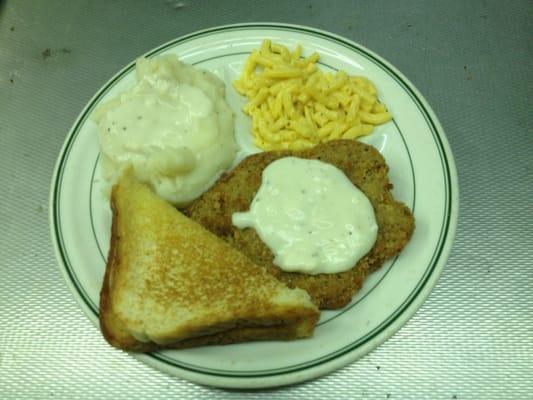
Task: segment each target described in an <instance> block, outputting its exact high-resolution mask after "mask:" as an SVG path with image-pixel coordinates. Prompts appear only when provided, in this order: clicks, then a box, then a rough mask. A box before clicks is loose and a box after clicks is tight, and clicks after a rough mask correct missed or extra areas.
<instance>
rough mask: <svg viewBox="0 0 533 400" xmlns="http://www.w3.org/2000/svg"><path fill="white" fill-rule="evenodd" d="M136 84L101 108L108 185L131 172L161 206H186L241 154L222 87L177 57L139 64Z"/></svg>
mask: <svg viewBox="0 0 533 400" xmlns="http://www.w3.org/2000/svg"><path fill="white" fill-rule="evenodd" d="M135 76H136V83H135V85H134V86H133V87H132V88H131V89H129V90H127V91H126V92H124V93H121V94H120V95H119V96H117V97H115V98H114V99H112V100H110V101H108V102H106V103H103V104H102V105H101V106H99V107H98V108H97V109H96V110H95V112H94V113H93V115H92V119H93V120H94V121H95V122H96V123H97V124H98V139H99V143H100V150H101V154H102V167H103V172H104V179H105V180H106V181H108V182H109V186H111V185H112V184H113V183H114V182H115V181H116V179H117V178H118V177H119V176H120V174H121V173H122V171H123V170H124V169H125V168H126V167H127V166H129V165H131V166H132V167H133V171H134V174H135V176H137V177H138V178H139V179H140V180H141V181H142V182H145V183H147V184H149V185H150V187H152V188H153V189H154V190H155V192H156V193H157V194H158V195H159V196H161V197H162V198H164V199H166V200H168V201H169V202H171V203H173V204H175V205H178V206H180V205H184V204H186V203H187V202H190V201H191V200H193V199H194V198H196V197H198V196H199V195H200V194H201V193H202V192H203V191H205V190H206V189H207V188H208V187H209V186H210V185H211V184H213V183H214V181H215V180H216V178H217V177H218V176H219V175H220V174H221V173H222V172H223V171H225V170H226V169H227V168H228V167H229V166H230V165H231V163H232V162H233V160H234V158H235V155H236V151H237V146H236V143H235V138H234V135H233V114H232V112H231V110H230V108H229V106H228V104H227V102H226V100H225V97H224V96H225V86H224V83H223V82H222V81H221V80H220V79H218V78H217V77H216V76H215V75H213V74H212V73H210V72H208V71H201V70H197V69H195V68H193V67H192V66H191V65H186V64H183V63H181V62H180V61H179V59H178V58H177V57H176V56H175V55H165V56H159V57H155V58H153V59H146V58H140V59H138V60H137V62H136V69H135Z"/></svg>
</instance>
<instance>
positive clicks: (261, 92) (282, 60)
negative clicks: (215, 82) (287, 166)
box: [233, 39, 392, 150]
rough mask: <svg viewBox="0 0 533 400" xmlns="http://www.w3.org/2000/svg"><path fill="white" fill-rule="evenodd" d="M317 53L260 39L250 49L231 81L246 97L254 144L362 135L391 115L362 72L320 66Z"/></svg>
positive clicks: (287, 145) (276, 145)
mask: <svg viewBox="0 0 533 400" xmlns="http://www.w3.org/2000/svg"><path fill="white" fill-rule="evenodd" d="M319 59H320V55H319V54H318V53H313V54H311V55H310V56H308V57H306V58H304V57H302V47H301V46H300V45H298V46H297V47H296V49H295V50H294V51H292V52H291V51H289V49H288V48H287V47H285V46H283V45H281V44H277V43H273V42H272V41H270V40H268V39H266V40H264V41H263V43H262V44H261V47H260V48H259V49H256V50H253V51H252V53H251V54H250V56H249V57H248V59H247V60H246V63H245V65H244V68H243V70H242V72H241V75H240V77H239V79H238V80H236V81H235V82H234V83H233V85H234V87H235V89H236V90H237V92H239V93H240V94H242V95H244V96H246V97H247V100H248V102H247V103H246V105H245V106H244V109H243V111H244V112H245V113H246V114H248V115H250V116H251V117H252V133H253V135H254V144H255V145H256V146H258V147H259V148H261V149H263V150H284V149H285V150H286V149H290V150H299V149H300V150H301V149H305V148H310V147H313V146H315V145H316V144H318V143H322V142H325V141H329V140H335V139H355V138H357V137H360V136H364V135H368V134H369V133H370V132H372V130H373V128H374V126H375V125H379V124H383V123H385V122H387V121H390V120H391V118H392V116H391V114H390V113H389V112H388V111H387V108H386V107H385V105H384V104H383V103H381V102H379V100H378V98H377V89H376V87H375V86H374V84H373V83H372V82H371V81H370V80H369V79H367V78H365V77H363V76H349V75H348V74H347V73H346V72H344V71H337V72H336V73H335V74H333V73H331V72H324V71H322V70H320V69H319V68H318V66H317V63H318V61H319Z"/></svg>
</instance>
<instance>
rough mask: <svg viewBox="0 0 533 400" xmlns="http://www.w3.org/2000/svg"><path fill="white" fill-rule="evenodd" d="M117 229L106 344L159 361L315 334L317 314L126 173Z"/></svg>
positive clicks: (116, 205) (299, 295)
mask: <svg viewBox="0 0 533 400" xmlns="http://www.w3.org/2000/svg"><path fill="white" fill-rule="evenodd" d="M111 208H112V211H113V222H112V232H111V243H110V250H109V256H108V260H107V265H106V272H105V277H104V282H103V286H102V290H101V294H100V325H101V328H102V332H103V334H104V336H105V338H106V339H107V341H108V342H109V343H110V344H112V345H113V346H115V347H118V348H121V349H124V350H128V351H140V352H146V351H154V350H158V349H163V348H183V347H191V346H199V345H206V344H228V343H236V342H242V341H250V340H269V339H270V340H272V339H279V340H288V339H295V338H300V337H308V336H311V335H312V334H313V330H314V327H315V324H316V322H317V320H318V317H319V311H318V309H317V307H316V306H315V305H314V304H313V302H312V301H311V298H310V296H309V295H308V294H307V292H305V291H304V290H302V289H290V288H288V287H287V286H286V285H285V284H283V283H281V282H280V281H278V280H277V279H276V278H275V277H273V276H272V275H270V274H269V273H268V272H267V271H266V269H265V268H264V267H260V266H258V265H257V264H254V263H253V262H252V261H251V260H250V259H249V258H247V257H246V256H245V255H243V254H242V253H240V252H239V251H237V250H235V249H234V248H232V247H231V246H230V245H228V244H227V243H225V242H224V241H223V240H221V239H219V238H218V237H217V236H215V235H214V234H212V233H210V232H209V231H207V230H206V229H205V228H203V227H202V226H201V225H199V224H198V223H196V222H194V221H192V220H191V219H189V218H187V217H185V216H184V215H183V214H181V213H180V212H179V211H178V210H176V209H175V208H174V207H173V206H171V205H170V204H169V203H167V202H165V201H164V200H162V199H160V198H159V197H157V196H156V195H155V194H154V193H153V192H152V191H151V190H150V189H149V188H148V187H147V186H146V185H144V184H142V183H140V182H139V181H137V180H136V179H135V178H134V177H133V176H132V174H131V173H128V172H126V173H125V174H124V175H123V176H122V177H121V178H120V179H119V181H118V182H117V183H116V184H115V186H114V187H113V190H112V195H111Z"/></svg>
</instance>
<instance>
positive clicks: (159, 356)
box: [53, 23, 452, 378]
mask: <svg viewBox="0 0 533 400" xmlns="http://www.w3.org/2000/svg"><path fill="white" fill-rule="evenodd" d="M261 28H265V29H272V30H281V31H289V32H303V33H306V34H309V35H312V36H317V37H322V38H326V39H327V40H330V41H333V42H335V43H337V44H340V45H342V46H343V47H345V48H347V49H349V50H351V51H355V52H356V53H358V54H360V55H362V56H364V57H365V58H367V59H368V60H370V61H372V62H374V63H376V64H377V65H379V66H380V67H381V68H382V69H384V70H385V71H386V72H387V73H388V74H389V75H390V76H391V77H392V78H393V79H394V80H395V81H396V82H397V83H398V84H400V86H401V87H402V88H403V89H404V90H405V91H406V92H407V93H408V94H409V96H410V97H411V99H412V100H413V101H414V102H415V104H416V105H417V107H418V108H419V110H420V111H421V113H422V115H423V116H424V119H425V120H426V123H427V124H428V126H429V127H430V130H431V133H432V136H433V139H434V141H435V144H436V147H437V149H438V151H439V156H440V159H441V163H442V165H443V173H444V182H445V214H444V218H443V223H442V225H441V231H440V234H439V240H438V244H437V246H436V249H435V251H434V253H433V256H432V258H431V260H430V262H429V265H428V268H427V269H426V272H425V273H424V275H423V277H422V278H421V280H420V281H419V283H418V284H417V286H416V287H415V289H414V290H413V291H412V292H411V294H410V295H409V296H408V297H407V298H406V300H405V301H404V302H403V303H402V304H401V305H400V306H399V307H398V308H397V309H396V311H395V312H394V313H392V314H391V315H390V316H389V318H387V319H386V320H385V321H383V322H382V323H381V324H380V325H379V326H378V327H376V328H375V329H374V330H373V331H371V332H370V333H368V334H367V335H365V336H364V337H362V338H360V339H358V340H357V341H355V342H352V343H351V344H349V345H347V346H344V347H343V348H341V349H339V350H337V351H335V352H333V353H330V354H328V355H326V356H322V357H320V358H317V359H314V360H311V361H308V362H304V363H300V364H296V365H292V366H289V367H283V368H277V369H268V370H262V371H259V370H258V371H225V370H218V369H209V368H202V367H198V366H195V365H192V364H189V363H183V362H178V361H176V360H174V359H171V358H170V357H168V356H166V355H165V354H163V353H150V354H148V356H149V357H151V358H153V359H155V360H158V361H159V362H162V363H165V364H168V365H170V366H173V367H178V368H181V369H184V370H188V371H192V372H195V373H200V374H207V375H213V376H222V377H234V378H235V377H243V378H245V377H267V376H274V375H280V374H285V373H289V372H290V373H293V372H297V371H302V370H305V369H308V368H311V367H316V366H318V365H320V364H323V363H326V362H328V361H331V360H333V359H335V358H338V357H341V356H343V355H345V354H347V353H349V352H351V351H353V350H354V349H355V348H357V347H359V346H361V345H362V344H364V343H366V342H368V341H370V340H372V339H373V338H375V337H376V336H377V335H378V334H379V333H381V332H382V331H383V330H384V329H386V328H387V327H388V326H390V324H391V323H392V322H394V321H395V320H396V319H397V318H398V317H399V316H400V315H401V314H402V313H403V312H404V311H405V310H406V309H407V307H409V305H410V304H411V303H412V302H413V301H414V299H416V297H417V296H418V294H419V293H420V291H421V290H422V289H423V288H424V287H425V285H426V284H427V282H428V280H429V277H430V276H431V275H432V273H433V271H434V270H435V267H436V264H437V261H438V260H439V259H440V255H441V253H442V251H443V248H444V245H445V243H446V235H447V233H448V229H449V226H450V219H451V206H452V204H451V197H452V193H451V187H450V182H451V173H450V166H449V161H448V159H447V157H446V154H445V152H444V145H443V142H442V138H441V137H440V134H439V131H438V129H437V127H436V124H435V122H434V121H433V120H432V119H431V117H430V114H429V112H428V110H427V109H426V107H425V106H424V104H423V102H422V101H420V99H419V98H418V96H417V94H416V93H415V92H414V90H413V89H412V88H411V87H410V86H409V85H408V84H407V83H406V82H405V81H404V80H403V78H402V77H401V76H399V75H398V74H397V73H396V72H395V71H394V70H393V69H391V68H390V67H389V66H388V65H387V64H386V63H384V62H383V61H381V60H379V59H378V58H376V56H375V55H373V54H372V53H370V52H368V51H367V50H366V49H364V48H361V47H359V46H358V45H357V44H355V43H353V42H350V41H347V40H346V39H343V38H341V37H338V36H336V35H333V34H328V33H326V32H322V31H316V30H314V29H311V28H307V27H300V26H298V27H295V26H289V25H277V24H272V23H264V24H263V23H259V24H239V25H230V26H222V27H216V28H211V29H207V30H204V31H199V32H195V33H192V34H190V35H186V36H183V37H181V38H177V39H175V40H173V41H171V42H168V43H166V44H164V45H162V46H160V47H158V48H156V49H154V50H153V51H151V52H149V53H147V54H146V56H154V55H157V54H159V53H161V52H163V51H165V50H167V49H168V48H170V47H172V46H175V45H177V44H183V43H186V42H188V41H190V40H193V39H195V38H198V37H203V36H209V35H211V34H213V33H220V32H223V31H240V30H250V29H261ZM134 66H135V63H134V62H132V63H130V64H129V65H128V66H126V67H125V68H123V70H122V71H120V72H119V73H118V74H117V75H116V76H115V77H114V78H113V79H111V80H110V81H109V82H108V83H107V84H106V86H105V87H104V88H102V89H101V90H100V91H99V92H98V93H97V95H95V97H94V98H93V99H92V100H91V102H90V103H89V104H88V105H87V106H86V107H85V109H84V111H83V112H82V114H81V115H80V117H79V118H78V120H77V122H76V123H75V125H74V127H73V128H72V130H71V132H70V133H69V137H68V139H67V143H66V144H65V147H64V150H63V154H62V155H61V159H60V162H59V165H58V173H57V176H56V179H55V182H54V186H55V187H54V191H53V193H54V197H53V220H54V222H55V226H54V232H55V236H56V240H57V242H58V244H59V245H58V249H59V254H60V257H61V260H62V262H63V265H64V267H65V269H66V271H67V274H68V276H69V277H70V279H71V282H72V283H74V286H75V288H76V290H77V291H78V293H79V294H80V296H81V298H82V299H83V300H84V302H85V304H86V305H87V306H88V307H89V308H90V309H91V311H92V312H93V313H94V315H95V316H98V309H97V308H96V306H95V305H94V304H92V301H90V298H89V296H88V295H87V293H86V292H85V290H84V289H83V287H82V285H81V284H80V282H79V280H78V278H77V276H76V274H75V273H74V271H73V269H72V265H71V263H70V259H69V257H68V254H67V252H66V249H65V245H64V241H63V238H62V233H61V232H60V229H59V227H60V226H61V225H60V212H59V196H60V187H61V182H62V178H63V174H64V165H65V163H66V160H67V159H68V155H69V153H70V150H71V149H72V145H73V143H74V140H75V139H76V137H77V136H78V134H79V131H80V127H81V126H82V125H83V124H84V123H85V121H86V120H87V118H88V116H89V114H90V112H91V111H92V109H93V108H94V106H95V104H96V103H97V102H98V101H99V100H100V99H101V98H102V97H103V96H104V95H105V94H106V93H107V92H108V91H109V90H110V88H111V87H113V86H114V85H115V84H116V83H117V82H118V81H119V80H120V79H121V78H123V77H124V75H125V74H127V73H128V72H130V71H131V70H132V69H133V68H134ZM413 182H414V180H413Z"/></svg>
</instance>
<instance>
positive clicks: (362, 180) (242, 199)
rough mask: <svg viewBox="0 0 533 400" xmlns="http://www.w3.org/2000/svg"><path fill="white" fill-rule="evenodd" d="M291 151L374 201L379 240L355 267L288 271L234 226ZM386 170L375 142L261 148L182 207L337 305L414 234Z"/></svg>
mask: <svg viewBox="0 0 533 400" xmlns="http://www.w3.org/2000/svg"><path fill="white" fill-rule="evenodd" d="M287 156H295V157H300V158H307V159H318V160H321V161H323V162H327V163H330V164H332V165H334V166H336V167H337V168H339V169H340V170H342V171H343V172H344V173H345V174H346V176H347V177H348V179H350V181H351V182H352V183H353V184H354V185H355V186H357V187H358V188H359V189H360V190H361V191H363V193H365V195H366V196H367V197H368V198H369V200H370V202H371V203H372V206H373V207H374V212H375V215H376V220H377V223H378V236H377V240H376V243H375V244H374V246H373V248H372V249H371V250H370V251H369V252H368V253H367V254H366V255H365V256H364V257H363V258H362V259H360V260H359V262H358V263H357V264H356V265H354V267H353V268H352V269H350V270H348V271H345V272H340V273H335V274H318V275H309V274H304V273H297V272H285V271H283V270H281V269H280V268H279V267H278V266H276V265H274V264H273V259H274V255H273V254H272V252H271V251H270V249H269V248H268V247H267V246H266V245H265V244H264V243H263V241H262V240H261V239H260V238H259V236H258V235H257V233H256V231H255V230H254V229H252V228H248V229H244V230H239V229H238V228H237V227H235V226H233V224H232V222H231V216H232V214H233V213H234V212H243V211H247V210H249V208H250V204H251V202H252V200H253V198H254V196H255V194H256V192H257V191H258V189H259V187H260V186H261V174H262V172H263V170H264V169H265V168H266V167H267V166H268V165H269V164H270V163H271V162H273V161H275V160H276V159H278V158H282V157H287ZM387 172H388V166H387V164H386V163H385V159H384V158H383V156H382V155H381V154H380V153H379V152H378V151H377V150H376V149H375V148H374V147H372V146H370V145H366V144H364V143H361V142H359V141H355V140H335V141H331V142H327V143H322V144H319V145H317V146H315V147H313V148H311V149H308V150H303V151H274V152H264V153H258V154H254V155H251V156H249V157H247V158H246V159H244V160H243V161H242V162H241V163H240V164H239V165H237V167H235V169H234V170H232V171H231V172H229V173H228V174H226V175H224V176H223V177H222V178H220V180H219V181H218V182H217V183H215V185H214V186H213V187H212V188H211V189H209V190H208V191H207V192H206V193H204V194H203V195H202V196H201V197H199V198H198V199H197V200H195V201H194V202H193V203H191V204H190V205H189V206H188V207H186V208H185V209H184V210H183V211H184V213H185V214H186V215H187V216H189V217H190V218H192V219H193V220H195V221H197V222H198V223H200V224H201V225H203V226H204V227H206V228H207V229H208V230H210V231H211V232H213V233H214V234H216V235H217V236H219V237H220V238H222V239H223V240H225V241H227V242H228V243H230V244H231V245H232V246H234V247H235V248H237V249H238V250H240V251H241V252H243V253H244V254H246V255H247V256H248V257H250V258H251V259H252V260H253V261H254V262H255V263H257V264H259V265H263V266H265V267H266V268H267V269H268V271H269V272H270V273H271V274H272V275H274V276H275V277H277V278H278V279H280V280H281V281H283V282H285V283H286V284H287V285H288V286H290V287H299V288H302V289H305V290H307V291H308V292H309V294H310V295H311V298H312V299H313V301H314V302H315V304H316V305H317V306H318V307H319V308H321V309H335V308H340V307H343V306H345V305H346V304H348V303H349V302H350V301H351V299H352V297H353V295H354V294H355V293H356V292H357V291H358V290H359V289H360V288H361V286H362V283H363V281H364V279H365V278H366V277H367V276H368V274H370V273H371V272H372V271H374V270H376V269H377V268H379V267H380V266H381V265H382V264H383V263H384V262H385V261H386V260H387V259H389V258H391V257H393V256H395V255H397V254H398V253H399V252H400V251H401V250H402V249H403V248H404V247H405V245H406V244H407V242H408V241H409V239H410V238H411V235H412V233H413V230H414V226H415V224H414V218H413V215H412V213H411V211H410V210H409V209H408V208H407V206H405V205H404V204H403V203H401V202H398V201H396V200H394V199H393V197H392V193H391V190H392V184H391V183H390V182H389V178H388V176H387Z"/></svg>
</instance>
